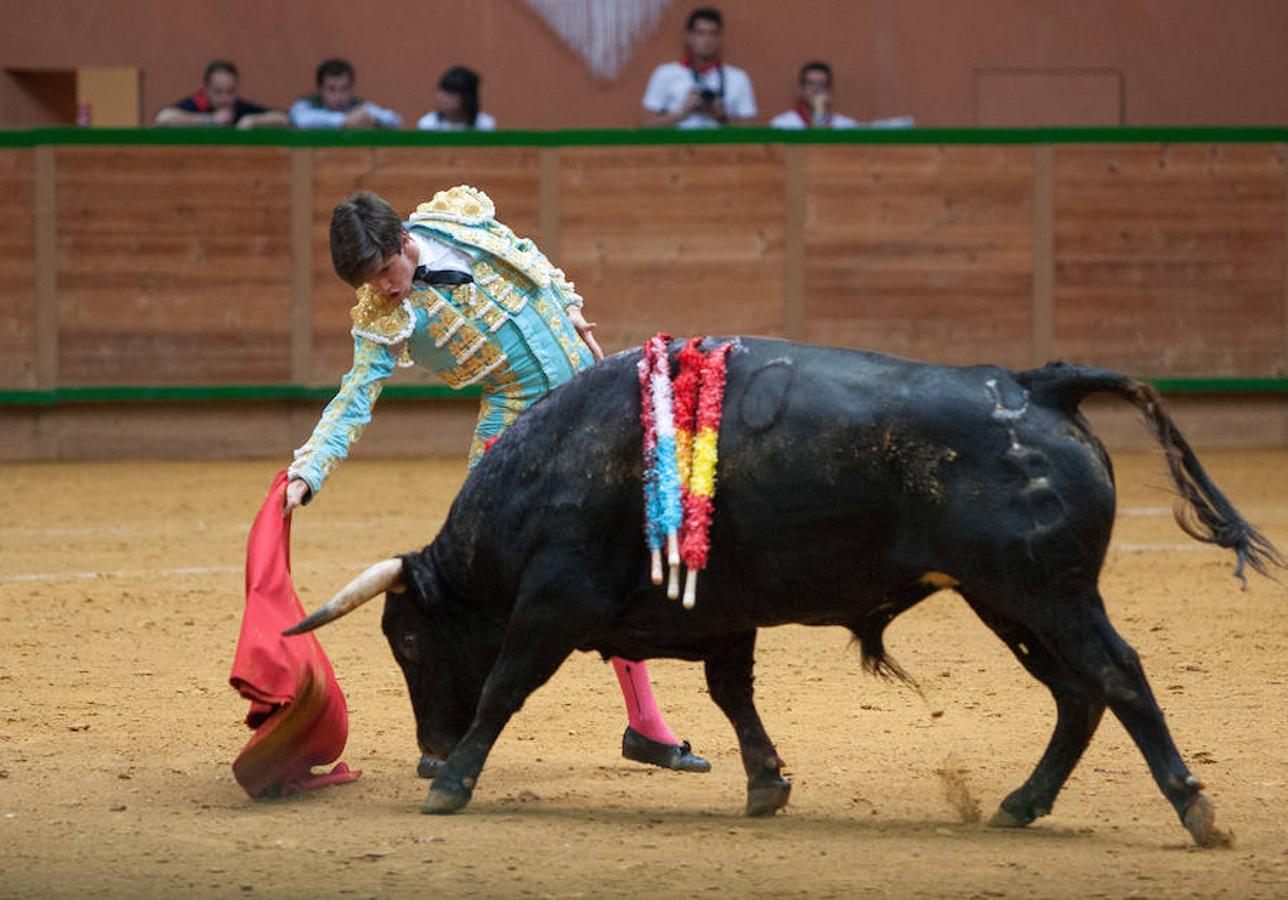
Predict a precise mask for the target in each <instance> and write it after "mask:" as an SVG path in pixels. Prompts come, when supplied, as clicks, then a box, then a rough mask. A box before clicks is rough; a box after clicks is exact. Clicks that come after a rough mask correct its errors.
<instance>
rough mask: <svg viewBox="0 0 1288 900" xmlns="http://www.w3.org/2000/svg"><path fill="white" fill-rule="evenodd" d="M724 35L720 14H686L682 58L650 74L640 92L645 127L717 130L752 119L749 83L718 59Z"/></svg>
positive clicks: (753, 109) (705, 9)
mask: <svg viewBox="0 0 1288 900" xmlns="http://www.w3.org/2000/svg"><path fill="white" fill-rule="evenodd" d="M723 32H724V20H723V18H722V17H721V15H720V11H719V10H718V9H711V8H710V7H703V8H702V9H695V10H694V11H693V12H691V13H689V18H688V21H687V22H686V23H685V34H684V44H685V50H686V51H687V52H686V54H685V57H684V58H683V59H682V60H680V61H679V62H669V63H662V65H660V66H658V67H657V68H656V69H654V70H653V75H652V77H650V78H649V80H648V87H647V88H646V89H645V90H644V101H643V107H644V115H643V120H642V121H643V123H644V124H645V125H657V126H663V127H666V126H672V125H674V126H675V127H677V128H719V127H720V126H721V125H728V124H730V123H733V122H746V121H748V120H750V119H754V118H755V117H756V97H755V94H754V93H753V91H752V89H751V78H749V77H748V75H747V73H746V72H744V71H743V70H742V69H739V68H735V67H734V66H727V65H725V64H724V62H723V61H722V60H721V58H720V50H721V45H722V43H723V38H724V34H723Z"/></svg>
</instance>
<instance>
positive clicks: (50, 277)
mask: <svg viewBox="0 0 1288 900" xmlns="http://www.w3.org/2000/svg"><path fill="white" fill-rule="evenodd" d="M35 155H36V247H35V251H36V253H35V255H36V385H37V387H41V388H52V387H56V386H57V385H58V289H57V250H56V248H55V223H56V221H57V211H56V203H57V188H56V186H55V179H56V168H55V162H54V148H53V147H50V146H48V145H44V146H40V147H37V148H35Z"/></svg>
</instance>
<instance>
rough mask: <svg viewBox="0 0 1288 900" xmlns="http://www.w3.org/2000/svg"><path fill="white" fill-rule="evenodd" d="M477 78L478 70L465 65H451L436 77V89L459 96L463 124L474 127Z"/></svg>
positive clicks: (476, 116) (477, 113) (476, 107)
mask: <svg viewBox="0 0 1288 900" xmlns="http://www.w3.org/2000/svg"><path fill="white" fill-rule="evenodd" d="M480 80H481V79H480V78H479V74H478V72H475V71H474V70H473V69H467V68H466V67H465V66H452V67H451V68H450V69H448V70H447V71H446V72H444V73H443V77H442V78H440V79H438V89H439V90H441V91H446V92H447V93H449V94H456V95H457V96H458V97H460V98H461V112H462V114H463V115H464V117H465V124H466V125H468V126H469V127H470V128H473V127H474V123H475V120H476V119H478V117H479V81H480Z"/></svg>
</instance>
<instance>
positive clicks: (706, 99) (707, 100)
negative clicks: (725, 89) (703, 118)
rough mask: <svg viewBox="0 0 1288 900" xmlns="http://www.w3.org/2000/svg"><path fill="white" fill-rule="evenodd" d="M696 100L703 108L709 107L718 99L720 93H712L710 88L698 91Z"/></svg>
mask: <svg viewBox="0 0 1288 900" xmlns="http://www.w3.org/2000/svg"><path fill="white" fill-rule="evenodd" d="M698 99H700V100H701V101H702V105H703V106H710V105H711V104H712V103H715V102H716V101H717V100H719V99H720V92H719V91H713V90H711V88H703V89H702V90H700V91H698Z"/></svg>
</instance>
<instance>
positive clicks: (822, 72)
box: [769, 60, 859, 129]
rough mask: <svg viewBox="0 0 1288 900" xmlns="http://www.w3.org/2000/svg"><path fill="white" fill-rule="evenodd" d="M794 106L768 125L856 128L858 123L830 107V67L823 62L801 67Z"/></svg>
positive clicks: (775, 126)
mask: <svg viewBox="0 0 1288 900" xmlns="http://www.w3.org/2000/svg"><path fill="white" fill-rule="evenodd" d="M796 92H797V93H796V105H795V106H794V107H792V108H791V109H789V110H788V111H787V112H785V113H780V114H779V115H776V116H774V117H773V118H772V119H770V120H769V125H770V127H771V128H792V129H797V128H857V127H858V124H859V123H858V122H856V121H855V120H854V119H851V118H850V117H849V116H843V115H841V114H840V113H839V112H837V111H836V110H834V109H833V108H832V67H831V66H829V65H828V64H827V63H825V62H818V61H817V60H815V61H814V62H807V63H805V65H803V66H801V71H800V77H799V78H798V79H797V82H796Z"/></svg>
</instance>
